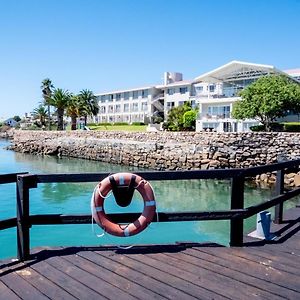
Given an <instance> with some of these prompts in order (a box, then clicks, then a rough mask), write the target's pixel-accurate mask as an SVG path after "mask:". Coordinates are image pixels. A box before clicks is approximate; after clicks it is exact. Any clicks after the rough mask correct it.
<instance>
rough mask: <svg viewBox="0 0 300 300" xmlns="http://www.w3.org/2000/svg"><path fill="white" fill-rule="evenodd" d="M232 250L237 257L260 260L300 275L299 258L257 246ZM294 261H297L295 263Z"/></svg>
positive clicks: (254, 260) (267, 264) (266, 264)
mask: <svg viewBox="0 0 300 300" xmlns="http://www.w3.org/2000/svg"><path fill="white" fill-rule="evenodd" d="M230 250H231V252H232V253H233V254H234V255H235V256H237V257H242V258H245V259H247V260H250V261H253V262H257V261H259V262H260V264H262V265H265V266H270V267H273V266H274V265H275V267H276V269H278V270H283V271H286V272H288V273H291V274H295V275H297V276H300V265H299V262H298V260H294V259H289V258H287V257H283V256H278V255H274V252H264V251H261V250H259V249H256V248H247V249H245V248H242V249H236V248H232V249H230ZM293 262H295V263H294V264H293Z"/></svg>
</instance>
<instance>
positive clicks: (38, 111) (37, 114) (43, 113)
mask: <svg viewBox="0 0 300 300" xmlns="http://www.w3.org/2000/svg"><path fill="white" fill-rule="evenodd" d="M47 113H48V111H47V108H45V106H44V105H42V104H40V105H39V107H37V108H35V109H34V110H33V112H32V114H33V117H34V118H35V119H39V121H40V124H41V126H45V125H46V122H45V120H46V117H47Z"/></svg>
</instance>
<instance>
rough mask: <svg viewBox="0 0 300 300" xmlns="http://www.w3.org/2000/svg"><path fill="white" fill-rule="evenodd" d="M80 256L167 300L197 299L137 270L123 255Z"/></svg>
mask: <svg viewBox="0 0 300 300" xmlns="http://www.w3.org/2000/svg"><path fill="white" fill-rule="evenodd" d="M80 255H81V256H84V257H86V258H87V259H92V261H94V262H95V263H96V264H97V265H99V266H102V265H104V264H105V265H106V267H110V268H111V270H112V271H113V272H115V273H117V274H119V275H122V276H124V277H126V278H127V279H128V280H131V281H133V282H135V283H136V284H139V285H141V286H143V287H145V288H148V289H150V290H151V291H153V292H155V293H158V294H159V295H161V296H163V297H165V298H168V299H195V297H192V296H190V295H188V294H186V293H184V292H182V291H181V290H178V289H177V288H176V286H175V287H174V285H170V284H169V283H168V282H167V283H166V282H162V281H161V280H160V279H159V278H155V277H154V278H153V277H151V276H150V275H149V274H148V273H147V272H143V271H141V270H140V269H139V268H136V267H135V265H132V264H130V263H128V261H127V260H126V259H124V257H123V256H122V255H118V254H114V253H112V252H107V251H99V252H98V251H97V252H89V253H86V252H80ZM87 255H88V256H87ZM203 299H208V298H203ZM210 299H211V298H210Z"/></svg>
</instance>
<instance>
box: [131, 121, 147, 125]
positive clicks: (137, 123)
mask: <svg viewBox="0 0 300 300" xmlns="http://www.w3.org/2000/svg"><path fill="white" fill-rule="evenodd" d="M131 125H133V126H140V125H145V123H144V122H132V124H131Z"/></svg>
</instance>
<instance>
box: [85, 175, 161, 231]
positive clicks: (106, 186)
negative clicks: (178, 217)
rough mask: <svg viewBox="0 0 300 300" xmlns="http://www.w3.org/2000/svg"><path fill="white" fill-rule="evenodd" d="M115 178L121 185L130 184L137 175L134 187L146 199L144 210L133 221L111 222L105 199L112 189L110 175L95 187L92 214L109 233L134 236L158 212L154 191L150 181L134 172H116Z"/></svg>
mask: <svg viewBox="0 0 300 300" xmlns="http://www.w3.org/2000/svg"><path fill="white" fill-rule="evenodd" d="M112 176H113V179H114V180H115V182H116V183H117V185H119V186H129V184H130V182H131V180H132V176H134V177H135V186H134V188H135V189H136V190H138V191H139V193H140V194H141V195H142V197H143V200H144V210H143V212H142V214H141V215H140V216H139V218H138V219H137V220H135V221H134V222H133V223H130V224H127V225H123V224H118V223H113V222H111V221H110V220H109V219H108V217H107V215H106V214H105V211H104V200H105V198H106V196H107V195H108V193H109V192H110V191H111V190H112V184H111V181H110V179H109V177H106V178H105V179H103V180H102V181H101V182H100V183H99V184H98V185H97V187H96V188H95V192H94V195H93V197H92V203H91V207H92V214H93V218H94V220H95V221H96V223H97V224H98V225H99V226H100V227H101V228H102V229H103V230H104V231H105V232H107V233H109V234H111V235H115V236H120V237H127V236H132V235H135V234H138V233H140V232H141V231H143V230H144V229H145V228H146V227H147V226H148V225H149V224H150V223H151V221H152V219H153V217H154V215H155V212H156V203H155V198H154V192H153V189H152V186H151V185H150V183H149V182H148V181H146V180H144V179H143V178H142V177H140V176H138V175H136V174H132V173H116V174H114V175H112Z"/></svg>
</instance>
